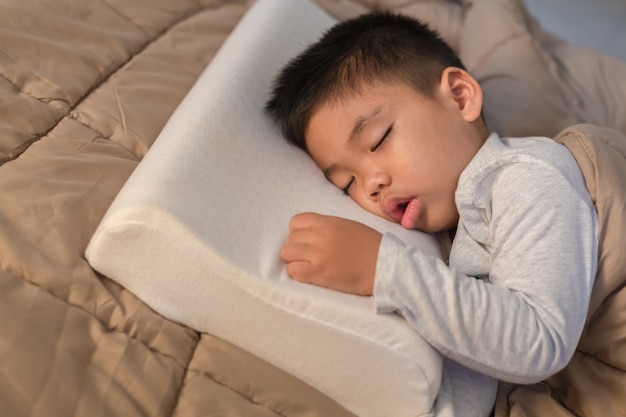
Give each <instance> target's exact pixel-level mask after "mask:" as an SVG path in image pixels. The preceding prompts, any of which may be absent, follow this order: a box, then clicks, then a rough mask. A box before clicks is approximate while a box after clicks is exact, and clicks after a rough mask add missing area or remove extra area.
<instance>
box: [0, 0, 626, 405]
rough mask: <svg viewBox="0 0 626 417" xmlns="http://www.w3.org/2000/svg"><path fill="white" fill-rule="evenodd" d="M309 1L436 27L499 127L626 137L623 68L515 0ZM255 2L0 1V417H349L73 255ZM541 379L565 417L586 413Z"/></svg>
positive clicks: (506, 132)
mask: <svg viewBox="0 0 626 417" xmlns="http://www.w3.org/2000/svg"><path fill="white" fill-rule="evenodd" d="M294 1H296V0H294ZM317 2H318V3H319V4H320V5H321V6H322V7H323V8H324V9H326V10H327V11H328V12H329V13H330V14H331V15H333V16H334V17H335V18H337V19H346V18H349V17H352V16H355V15H357V14H360V13H364V12H367V11H370V10H373V9H375V8H384V9H390V10H393V11H397V12H402V13H406V14H409V15H412V16H415V17H418V18H421V19H423V20H424V21H426V22H427V23H429V24H430V25H431V26H432V27H434V28H435V29H437V30H439V31H440V33H441V34H442V36H443V37H444V38H445V39H446V40H447V41H448V42H449V43H450V44H451V45H452V46H453V48H454V49H456V50H457V52H458V53H459V55H460V56H461V58H462V59H463V60H464V62H465V63H466V66H467V67H468V69H469V71H470V72H471V73H472V74H473V75H474V76H475V77H476V78H477V79H478V80H479V81H480V82H481V84H482V85H483V88H484V90H485V110H484V114H485V118H486V120H487V123H488V125H489V127H490V128H491V129H492V130H495V131H497V132H498V133H500V134H501V135H503V136H521V135H544V136H554V135H556V134H557V133H558V132H559V131H561V130H562V129H564V128H566V127H567V126H570V125H572V124H575V123H593V124H597V125H602V126H606V127H609V128H612V129H614V130H615V131H618V132H622V133H626V112H624V111H623V109H624V108H626V64H625V63H623V62H621V61H619V60H617V59H614V58H611V57H608V56H603V55H599V54H597V53H595V52H593V51H591V50H587V49H584V48H581V47H577V46H575V45H570V44H569V43H567V42H565V41H563V40H562V39H559V38H557V37H554V36H552V35H549V34H548V33H546V32H545V31H543V30H542V28H541V27H540V26H539V25H538V24H537V23H536V21H535V20H534V19H533V18H532V16H530V15H529V14H528V13H527V11H526V9H525V7H524V5H523V3H522V2H521V1H520V0H482V1H476V2H474V1H471V0H409V1H407V0H402V1H397V0H382V1H373V0H318V1H317ZM251 4H252V0H233V1H228V0H83V1H75V0H55V1H51V0H4V1H3V2H2V4H1V5H0V414H1V415H3V416H5V415H6V416H87V415H88V416H124V417H132V416H200V415H215V416H243V415H245V416H254V417H257V416H258V417H265V416H276V415H279V416H298V417H304V416H339V417H340V416H350V415H353V414H352V413H350V412H349V411H347V410H346V409H344V408H343V407H342V406H341V405H339V404H338V403H336V402H335V401H333V400H331V399H329V398H328V397H327V396H325V395H323V394H321V393H320V392H319V391H317V390H315V389H313V388H312V387H310V386H308V385H307V384H305V383H303V382H302V381H300V380H298V379H297V378H295V377H294V376H292V375H290V374H288V373H287V372H285V371H283V370H281V369H278V368H276V367H274V366H273V365H271V364H269V363H267V362H264V361H263V360H261V359H259V358H258V357H256V356H255V355H254V354H253V353H251V352H247V351H244V350H242V349H240V348H238V347H237V346H234V345H232V344H229V343H227V342H225V341H223V340H220V339H218V338H216V337H215V336H213V335H211V334H206V333H198V332H196V331H193V330H191V329H189V328H187V327H184V326H181V325H179V324H177V323H174V322H172V321H169V320H167V319H165V318H163V317H162V316H160V315H158V314H156V313H155V312H154V311H152V310H151V309H150V308H148V307H147V305H146V304H144V303H143V302H142V301H140V300H139V299H138V298H137V297H136V296H135V295H133V294H132V293H131V292H129V291H128V290H127V289H125V288H123V287H121V286H120V285H118V284H116V283H114V282H113V281H111V280H109V279H108V278H107V277H105V276H102V275H99V274H98V273H96V272H95V271H94V270H93V269H92V268H91V267H90V265H89V264H88V263H87V261H86V260H85V257H84V252H85V248H86V246H87V243H88V242H89V240H90V238H91V236H92V234H93V232H94V230H95V229H96V227H97V225H98V223H99V222H100V220H101V219H102V216H103V215H104V213H105V212H106V210H107V208H108V207H109V205H110V204H111V202H112V200H113V199H114V197H115V196H116V194H117V193H118V191H119V190H120V188H121V187H122V185H123V184H124V183H125V181H126V180H127V178H128V177H129V175H130V174H131V173H132V172H133V170H134V169H135V167H136V166H137V164H138V163H139V161H140V160H141V159H142V157H143V156H144V155H145V154H146V152H147V151H148V149H149V148H150V146H151V145H152V143H153V141H154V140H155V138H156V137H157V136H158V134H159V132H160V130H161V128H162V127H163V126H164V125H165V123H166V121H167V120H168V118H169V116H170V115H171V114H172V112H173V111H174V110H175V108H176V107H177V105H178V103H179V102H180V101H181V100H182V99H183V97H184V96H185V95H186V93H187V91H188V90H189V89H190V88H191V86H192V85H193V83H194V82H195V80H196V79H197V77H198V76H199V74H200V73H201V72H202V71H203V70H204V68H205V67H206V66H207V65H208V64H209V63H210V61H211V59H212V57H213V55H214V54H215V53H216V51H217V50H218V49H219V47H220V45H221V44H222V43H223V42H224V40H225V39H226V37H227V36H228V34H229V33H230V32H231V31H232V29H233V28H234V27H235V25H236V24H237V22H238V21H239V20H240V18H241V17H242V16H243V14H244V13H245V12H246V11H247V10H248V8H249V7H250V5H251ZM286 36H288V34H286ZM616 285H617V287H618V288H623V283H622V284H616ZM620 285H621V287H620ZM614 300H618V299H617V298H615V299H614ZM620 306H621V308H622V311H623V309H624V308H626V306H625V305H624V304H620ZM618 307H619V306H618ZM599 311H602V310H599ZM606 311H612V310H606ZM618 311H619V308H618ZM596 317H598V316H596ZM598 320H599V319H598ZM616 323H617V324H616V327H614V328H612V329H608V331H611V332H612V335H613V336H615V335H617V337H613V338H609V339H607V340H612V341H613V342H614V343H616V344H619V343H620V340H621V341H622V342H621V343H622V344H623V340H624V337H626V336H624V333H625V330H624V321H623V320H622V321H621V323H620V322H616ZM620 371H621V372H624V369H621V370H620ZM569 378H570V379H571V378H574V377H573V376H572V377H569ZM570 383H571V380H568V375H567V374H565V376H563V377H562V378H560V379H559V380H558V384H560V385H559V386H562V385H563V384H565V385H568V384H570ZM583 387H584V384H583ZM548 391H549V390H546V391H545V392H542V395H543V394H545V395H546V396H547V397H546V398H551V399H553V400H554V401H556V403H557V404H561V409H562V410H564V411H563V412H564V413H565V414H563V415H567V416H569V415H572V416H574V415H586V416H592V415H595V414H592V413H589V414H579V411H575V410H574V411H573V410H572V406H571V401H570V399H568V398H566V397H565V396H558V395H556V396H555V395H554V393H550V392H548ZM515 392H516V391H512V394H510V395H514V394H515ZM503 395H504V396H503V397H501V402H500V404H502V407H501V408H500V409H499V411H498V412H499V413H501V415H508V414H509V413H512V412H511V410H512V409H513V411H515V409H516V410H519V409H520V407H519V406H518V404H520V403H519V401H518V400H517V399H518V398H521V397H508V396H507V395H509V394H503ZM533 398H535V397H533V396H532V395H531V396H528V397H524V398H523V399H522V400H523V401H533ZM522 400H520V401H522ZM568 401H570V402H569V403H568ZM515 407H517V408H515ZM389 415H393V404H390V409H389ZM515 415H516V416H518V415H519V416H522V415H524V414H515Z"/></svg>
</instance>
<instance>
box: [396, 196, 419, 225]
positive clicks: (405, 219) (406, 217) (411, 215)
mask: <svg viewBox="0 0 626 417" xmlns="http://www.w3.org/2000/svg"><path fill="white" fill-rule="evenodd" d="M418 214H419V210H418V206H417V199H415V198H414V199H413V200H411V201H409V204H408V205H407V206H406V210H404V214H403V215H402V219H401V220H400V224H401V225H402V227H404V228H405V229H413V228H414V227H415V223H416V222H417V216H418Z"/></svg>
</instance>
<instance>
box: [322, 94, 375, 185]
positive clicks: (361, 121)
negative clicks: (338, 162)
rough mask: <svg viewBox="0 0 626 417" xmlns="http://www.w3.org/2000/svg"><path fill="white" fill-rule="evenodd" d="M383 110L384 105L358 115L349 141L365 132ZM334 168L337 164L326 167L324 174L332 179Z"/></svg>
mask: <svg viewBox="0 0 626 417" xmlns="http://www.w3.org/2000/svg"><path fill="white" fill-rule="evenodd" d="M382 112H383V107H382V106H378V107H376V108H375V109H374V110H372V111H371V112H369V113H367V114H364V115H362V116H359V117H357V118H356V120H355V121H354V125H353V126H352V130H351V131H350V134H349V135H348V142H352V141H353V140H354V139H355V138H356V137H357V136H359V135H360V134H361V132H363V130H364V129H365V128H366V127H367V125H368V124H370V123H371V122H372V121H373V120H374V119H376V118H377V117H378V116H379V115H380V114H381V113H382ZM334 170H335V164H333V165H331V166H329V167H328V168H326V169H324V176H325V177H326V178H327V179H328V180H330V176H331V174H332V173H333V171H334Z"/></svg>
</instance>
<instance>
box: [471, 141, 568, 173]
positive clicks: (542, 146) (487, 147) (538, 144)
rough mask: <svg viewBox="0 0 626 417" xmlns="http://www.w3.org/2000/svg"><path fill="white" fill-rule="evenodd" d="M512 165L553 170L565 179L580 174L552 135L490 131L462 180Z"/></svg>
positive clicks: (565, 149) (564, 148) (563, 148)
mask: <svg viewBox="0 0 626 417" xmlns="http://www.w3.org/2000/svg"><path fill="white" fill-rule="evenodd" d="M512 164H515V165H518V164H533V165H538V166H541V167H543V168H545V169H556V170H558V171H560V172H561V173H562V174H563V175H565V176H566V177H568V178H569V177H571V176H572V175H574V176H578V175H579V174H580V169H579V167H578V165H577V163H576V160H575V159H574V157H573V156H572V154H571V153H570V152H569V151H568V150H567V148H566V147H565V146H563V145H562V144H560V143H557V142H555V141H554V140H553V139H551V138H547V137H542V136H531V137H517V138H507V137H500V136H499V135H497V134H495V133H492V134H491V135H490V136H489V137H488V138H487V140H486V141H485V143H484V144H483V146H482V147H481V148H480V150H479V151H478V153H477V154H476V155H475V156H474V158H473V159H472V160H471V161H470V163H469V164H468V166H467V167H466V169H465V170H464V171H463V173H462V175H461V179H462V180H463V179H466V180H469V179H470V178H472V177H473V178H474V179H478V178H480V177H486V176H487V175H488V174H489V173H491V172H494V171H496V170H500V169H501V168H503V167H507V166H509V165H512ZM477 177H478V178H477Z"/></svg>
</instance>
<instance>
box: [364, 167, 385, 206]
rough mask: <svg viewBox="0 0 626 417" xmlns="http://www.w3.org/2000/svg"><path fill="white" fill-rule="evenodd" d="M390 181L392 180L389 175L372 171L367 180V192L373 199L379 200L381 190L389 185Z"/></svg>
mask: <svg viewBox="0 0 626 417" xmlns="http://www.w3.org/2000/svg"><path fill="white" fill-rule="evenodd" d="M390 182H391V180H390V178H389V176H388V175H386V174H384V173H382V172H376V173H372V174H371V175H369V176H368V178H367V180H366V182H365V187H366V190H365V193H366V194H367V196H368V198H370V199H371V200H373V201H378V198H379V197H380V192H381V191H382V190H383V188H385V187H386V186H388V185H389V183H390Z"/></svg>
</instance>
